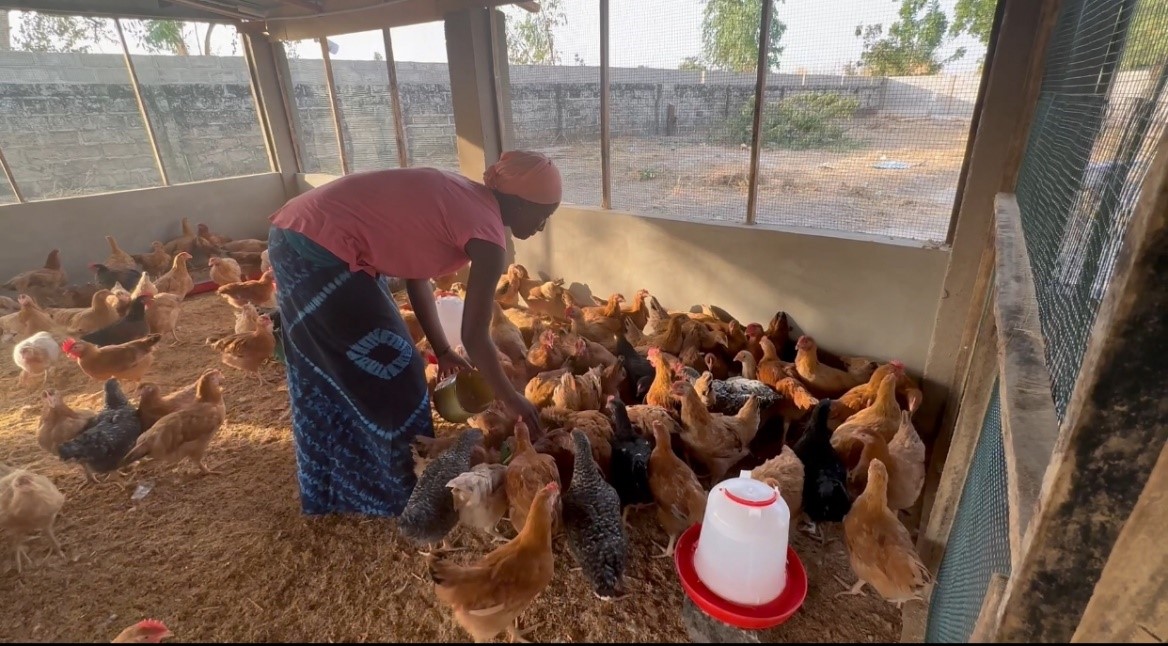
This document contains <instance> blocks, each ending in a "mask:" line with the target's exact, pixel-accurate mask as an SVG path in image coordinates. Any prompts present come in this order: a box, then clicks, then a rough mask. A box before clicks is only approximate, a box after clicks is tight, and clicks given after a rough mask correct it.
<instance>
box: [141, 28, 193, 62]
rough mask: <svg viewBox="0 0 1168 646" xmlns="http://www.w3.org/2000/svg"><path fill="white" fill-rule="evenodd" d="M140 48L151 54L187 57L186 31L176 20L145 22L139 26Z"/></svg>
mask: <svg viewBox="0 0 1168 646" xmlns="http://www.w3.org/2000/svg"><path fill="white" fill-rule="evenodd" d="M141 30H142V31H141V34H140V38H141V41H142V46H143V47H145V48H146V51H148V52H150V53H151V54H163V53H165V54H178V55H179V56H187V55H189V54H190V52H189V51H188V50H187V42H186V29H185V28H184V26H183V23H181V22H179V21H177V20H146V21H144V22H143V23H142V26H141Z"/></svg>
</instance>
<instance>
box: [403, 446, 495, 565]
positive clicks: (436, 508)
mask: <svg viewBox="0 0 1168 646" xmlns="http://www.w3.org/2000/svg"><path fill="white" fill-rule="evenodd" d="M482 441H483V434H482V432H481V431H479V430H478V429H467V430H464V431H462V433H461V434H460V435H459V436H458V439H457V440H456V442H455V444H454V446H453V447H451V448H449V449H447V450H446V451H444V452H442V454H440V455H439V456H438V457H436V458H434V459H433V460H431V461H430V463H429V464H427V465H426V469H425V471H423V472H422V476H421V477H420V478H418V484H417V485H416V486H415V487H414V491H413V492H412V493H411V494H410V499H409V501H407V502H406V507H405V509H404V510H402V513H401V515H400V516H398V519H397V529H398V532H400V533H401V535H402V536H404V537H405V538H406V539H407V540H409V541H411V542H413V543H414V544H415V545H418V546H420V547H425V546H429V545H433V544H435V543H438V542H439V541H442V540H444V539H445V538H446V535H447V534H449V533H450V530H452V529H454V527H455V525H457V524H458V518H459V513H458V511H457V510H456V509H455V506H454V496H453V495H452V493H451V491H450V489H448V488H447V483H449V482H450V481H451V480H453V479H455V478H457V477H458V476H460V475H462V474H463V473H466V472H467V471H470V470H471V452H472V451H473V450H474V449H475V448H476V447H478V446H480V445H481V444H482Z"/></svg>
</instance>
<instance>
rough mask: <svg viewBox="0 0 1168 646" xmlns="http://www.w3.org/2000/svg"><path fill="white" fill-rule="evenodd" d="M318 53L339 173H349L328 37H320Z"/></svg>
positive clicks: (339, 102)
mask: <svg viewBox="0 0 1168 646" xmlns="http://www.w3.org/2000/svg"><path fill="white" fill-rule="evenodd" d="M320 55H321V58H323V59H324V80H325V85H326V86H327V87H328V96H329V107H330V108H331V109H332V113H333V127H335V128H336V130H337V154H338V155H340V157H341V174H342V175H348V174H349V153H348V151H346V150H345V131H344V129H343V128H342V127H341V121H342V120H343V119H342V118H341V101H340V98H339V97H337V81H336V79H335V78H334V77H333V59H332V57H331V56H329V50H328V38H325V37H323V36H322V37H321V38H320Z"/></svg>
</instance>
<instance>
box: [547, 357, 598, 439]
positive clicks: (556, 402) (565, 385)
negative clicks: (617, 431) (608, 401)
mask: <svg viewBox="0 0 1168 646" xmlns="http://www.w3.org/2000/svg"><path fill="white" fill-rule="evenodd" d="M602 403H604V399H603V394H602V393H601V384H600V368H592V369H591V370H589V371H588V372H587V373H585V374H583V375H580V376H576V375H573V374H572V373H570V372H565V373H564V374H562V375H560V383H559V385H557V386H556V388H555V390H553V391H552V405H553V406H556V407H558V408H566V409H568V410H576V411H583V410H600V406H601V404H602ZM568 443H569V444H571V442H570V441H569V442H568Z"/></svg>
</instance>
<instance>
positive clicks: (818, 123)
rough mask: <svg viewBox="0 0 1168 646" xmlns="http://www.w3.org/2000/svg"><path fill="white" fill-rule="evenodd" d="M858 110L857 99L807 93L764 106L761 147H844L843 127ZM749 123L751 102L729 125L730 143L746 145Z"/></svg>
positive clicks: (829, 93)
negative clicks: (762, 145)
mask: <svg viewBox="0 0 1168 646" xmlns="http://www.w3.org/2000/svg"><path fill="white" fill-rule="evenodd" d="M859 109H860V101H859V100H858V99H856V98H854V97H850V96H845V95H842V94H837V93H835V92H809V93H804V94H796V95H794V96H789V97H786V98H784V99H782V100H780V101H775V102H768V103H767V104H766V106H765V107H764V108H763V112H762V128H761V131H762V132H761V135H762V136H761V139H762V143H763V144H764V145H768V146H775V147H778V148H787V149H790V150H809V149H813V148H833V147H838V146H842V145H845V144H846V143H847V142H848V138H847V131H846V130H845V128H844V124H845V122H846V121H847V120H848V119H850V118H852V117H853V116H855V114H856V111H857V110H859ZM753 122H754V99H753V98H752V99H751V100H750V101H748V102H747V103H746V105H745V106H743V108H742V111H741V112H740V113H739V114H738V116H736V117H735V118H733V119H731V121H730V124H729V127H730V136H731V138H732V140H733V141H734V142H735V143H743V144H749V143H750V135H751V126H752V124H753Z"/></svg>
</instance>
